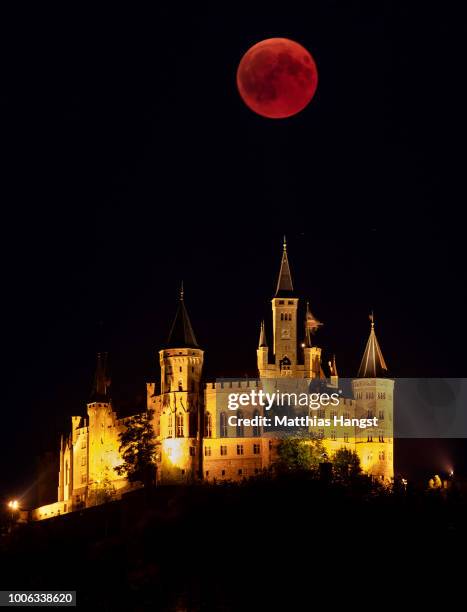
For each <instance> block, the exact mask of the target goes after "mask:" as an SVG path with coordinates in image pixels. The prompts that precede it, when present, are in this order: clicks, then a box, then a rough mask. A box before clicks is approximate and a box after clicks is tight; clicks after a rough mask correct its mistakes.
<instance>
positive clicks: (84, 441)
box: [81, 438, 86, 448]
mask: <svg viewBox="0 0 467 612" xmlns="http://www.w3.org/2000/svg"><path fill="white" fill-rule="evenodd" d="M81 448H86V438H82V440H81Z"/></svg>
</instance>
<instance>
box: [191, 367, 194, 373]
mask: <svg viewBox="0 0 467 612" xmlns="http://www.w3.org/2000/svg"><path fill="white" fill-rule="evenodd" d="M194 371H195V367H194V366H191V373H192V374H193V373H194Z"/></svg>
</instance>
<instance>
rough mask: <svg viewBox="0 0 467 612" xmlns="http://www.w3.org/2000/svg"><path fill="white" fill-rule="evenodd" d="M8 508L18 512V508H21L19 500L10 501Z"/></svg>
mask: <svg viewBox="0 0 467 612" xmlns="http://www.w3.org/2000/svg"><path fill="white" fill-rule="evenodd" d="M8 507H9V508H10V509H11V510H18V507H19V502H18V500H17V499H13V500H12V501H9V502H8Z"/></svg>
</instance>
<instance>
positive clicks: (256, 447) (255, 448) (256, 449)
mask: <svg viewBox="0 0 467 612" xmlns="http://www.w3.org/2000/svg"><path fill="white" fill-rule="evenodd" d="M260 452H261V448H260V445H259V444H253V454H254V455H259V454H260Z"/></svg>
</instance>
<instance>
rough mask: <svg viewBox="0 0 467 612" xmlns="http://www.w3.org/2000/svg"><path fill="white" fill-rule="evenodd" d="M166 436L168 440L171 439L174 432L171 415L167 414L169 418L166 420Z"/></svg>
mask: <svg viewBox="0 0 467 612" xmlns="http://www.w3.org/2000/svg"><path fill="white" fill-rule="evenodd" d="M167 430H168V431H167V436H168V437H169V438H172V437H173V435H174V431H173V416H172V415H171V414H169V418H168V419H167Z"/></svg>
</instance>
